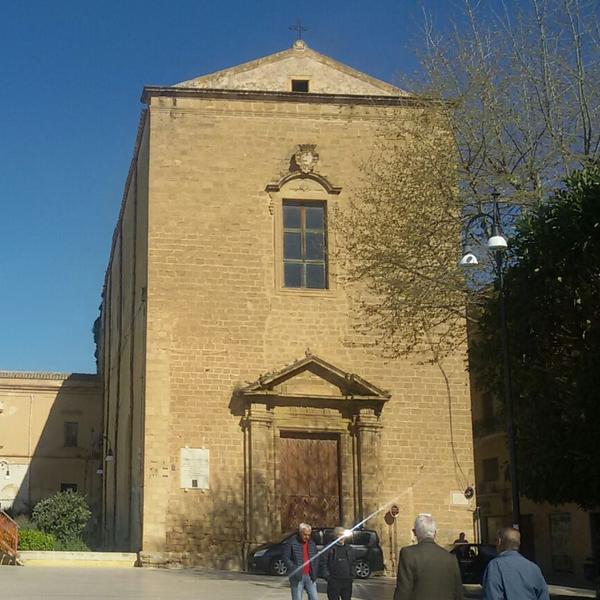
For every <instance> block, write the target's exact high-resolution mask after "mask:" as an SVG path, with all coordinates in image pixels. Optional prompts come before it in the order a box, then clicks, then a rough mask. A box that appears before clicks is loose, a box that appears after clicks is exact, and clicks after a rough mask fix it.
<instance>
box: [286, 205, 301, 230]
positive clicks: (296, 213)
mask: <svg viewBox="0 0 600 600" xmlns="http://www.w3.org/2000/svg"><path fill="white" fill-rule="evenodd" d="M300 224H301V222H300V207H299V206H290V205H289V204H284V205H283V226H284V227H285V228H286V229H300Z"/></svg>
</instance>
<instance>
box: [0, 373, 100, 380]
mask: <svg viewBox="0 0 600 600" xmlns="http://www.w3.org/2000/svg"><path fill="white" fill-rule="evenodd" d="M0 379H51V380H57V379H60V380H67V379H68V380H79V381H91V382H97V381H99V379H98V375H94V374H93V373H56V372H45V371H0Z"/></svg>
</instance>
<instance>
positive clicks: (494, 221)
mask: <svg viewBox="0 0 600 600" xmlns="http://www.w3.org/2000/svg"><path fill="white" fill-rule="evenodd" d="M499 196H500V194H498V192H497V191H495V190H494V191H493V192H492V214H491V215H490V214H488V213H484V212H480V213H477V214H476V215H473V216H472V217H471V218H470V219H469V221H468V222H467V225H466V227H465V243H464V244H463V255H462V258H461V259H460V262H459V265H460V266H461V267H462V268H463V269H469V268H473V267H476V266H477V265H478V264H479V261H478V260H477V257H476V256H475V254H473V252H472V250H471V248H470V247H469V245H468V244H467V243H466V240H467V235H468V232H469V228H470V227H471V225H472V224H473V223H475V222H476V221H480V222H481V221H483V222H484V223H485V222H488V223H491V235H490V236H489V237H488V240H487V248H488V250H489V251H490V252H492V254H493V256H494V261H495V263H496V284H497V288H498V300H499V306H500V343H501V346H502V372H503V373H502V374H503V387H504V405H505V407H506V420H507V424H506V427H507V432H506V433H507V436H508V452H509V460H510V463H509V467H510V481H511V494H512V524H513V527H515V529H519V524H520V520H521V519H520V517H521V503H520V496H519V480H518V475H517V445H516V435H515V422H514V411H513V400H512V380H511V368H510V355H509V348H508V327H507V322H506V294H505V289H504V252H505V251H506V249H507V248H508V243H507V241H506V238H505V237H504V236H503V235H502V226H501V221H500V207H499V203H498V198H499Z"/></svg>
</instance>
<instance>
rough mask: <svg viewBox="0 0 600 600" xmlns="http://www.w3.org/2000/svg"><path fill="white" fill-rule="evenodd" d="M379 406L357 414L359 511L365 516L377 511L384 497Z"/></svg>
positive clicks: (355, 428)
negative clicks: (376, 411) (382, 493)
mask: <svg viewBox="0 0 600 600" xmlns="http://www.w3.org/2000/svg"><path fill="white" fill-rule="evenodd" d="M382 427H383V425H382V424H381V423H380V421H379V417H378V416H377V415H376V414H375V410H374V409H371V408H362V409H360V411H359V413H358V414H357V415H356V416H355V418H354V432H355V435H356V442H357V443H356V451H357V457H356V458H357V461H356V462H357V465H358V473H357V475H358V486H357V487H358V490H357V491H358V511H359V514H358V515H357V517H358V518H359V519H360V520H362V519H364V518H366V517H367V516H368V515H370V514H371V513H373V512H375V511H376V510H377V509H378V508H379V506H380V503H381V501H382V499H381V497H380V490H381V487H382V485H381V484H382V479H383V478H382V470H381V460H380V458H381V443H380V441H381V429H382Z"/></svg>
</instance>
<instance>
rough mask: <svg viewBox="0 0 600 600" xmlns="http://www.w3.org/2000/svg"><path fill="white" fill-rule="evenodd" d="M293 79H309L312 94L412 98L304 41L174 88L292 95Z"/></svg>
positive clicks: (179, 84)
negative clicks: (321, 52) (313, 48)
mask: <svg viewBox="0 0 600 600" xmlns="http://www.w3.org/2000/svg"><path fill="white" fill-rule="evenodd" d="M292 79H307V80H308V81H309V93H311V92H312V93H319V94H346V95H361V96H362V95H366V96H369V95H370V96H407V95H408V94H407V93H406V92H404V91H402V90H401V89H400V88H397V87H395V86H393V85H390V84H389V83H386V82H384V81H381V80H379V79H376V78H374V77H371V76H369V75H366V74H365V73H362V72H360V71H357V70H356V69H353V68H351V67H348V66H347V65H344V64H343V63H340V62H338V61H336V60H334V59H332V58H329V57H328V56H325V55H324V54H320V53H319V52H315V51H314V50H311V49H310V48H308V47H307V46H306V44H305V43H304V42H303V41H302V40H297V41H296V42H295V43H294V46H293V47H292V48H290V49H288V50H284V51H282V52H277V53H275V54H270V55H269V56H265V57H263V58H259V59H257V60H253V61H250V62H247V63H243V64H241V65H238V66H235V67H231V68H229V69H224V70H222V71H217V72H216V73H211V74H209V75H203V76H201V77H196V78H194V79H190V80H188V81H183V82H181V83H178V84H176V85H175V86H174V87H182V88H203V89H223V90H225V89H226V90H246V91H276V92H290V91H292V90H291V81H292ZM300 94H301V92H299V95H300Z"/></svg>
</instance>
